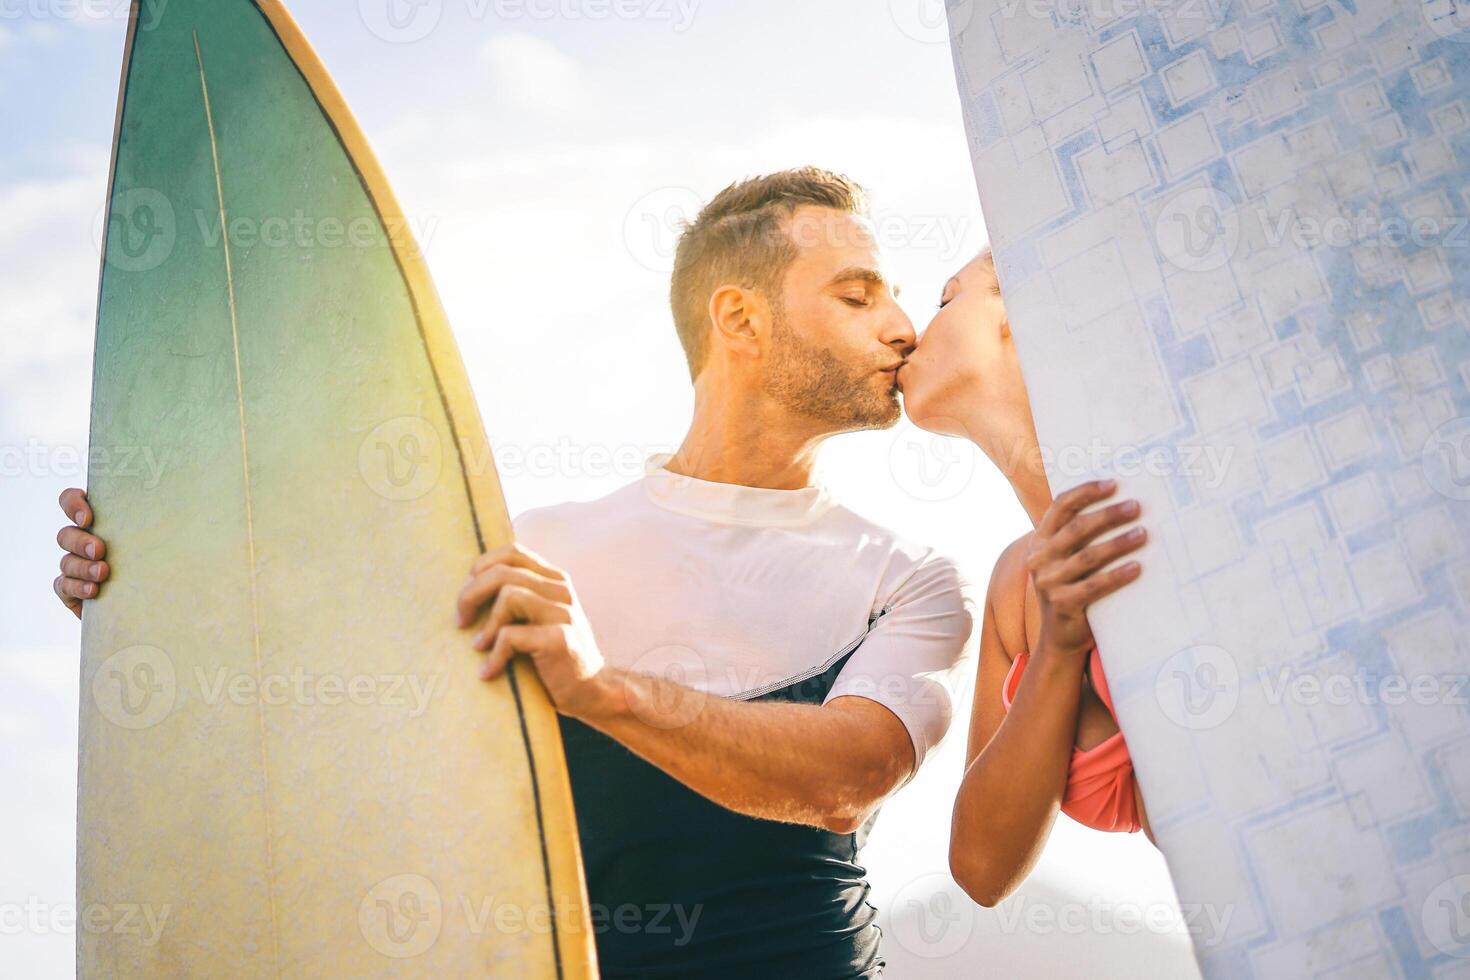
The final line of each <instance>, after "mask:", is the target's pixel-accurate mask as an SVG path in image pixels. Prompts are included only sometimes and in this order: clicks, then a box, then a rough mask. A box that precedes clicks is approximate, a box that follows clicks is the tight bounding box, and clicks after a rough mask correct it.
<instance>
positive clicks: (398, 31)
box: [357, 0, 444, 44]
mask: <svg viewBox="0 0 1470 980" xmlns="http://www.w3.org/2000/svg"><path fill="white" fill-rule="evenodd" d="M357 11H358V15H359V16H360V17H361V18H362V22H363V24H364V25H365V26H366V27H367V29H368V30H369V31H371V32H372V33H373V35H374V36H375V37H378V38H380V39H381V40H384V41H387V42H388V43H389V44H412V43H414V42H415V41H422V40H423V39H424V38H426V37H428V36H429V35H430V34H432V33H433V32H434V29H435V28H437V27H438V26H439V21H440V19H442V18H443V16H444V0H358V2H357Z"/></svg>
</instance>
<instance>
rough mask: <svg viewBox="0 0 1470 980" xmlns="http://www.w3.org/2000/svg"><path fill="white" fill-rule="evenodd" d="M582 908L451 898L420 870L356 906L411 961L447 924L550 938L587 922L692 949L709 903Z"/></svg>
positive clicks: (599, 929) (365, 922)
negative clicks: (706, 904)
mask: <svg viewBox="0 0 1470 980" xmlns="http://www.w3.org/2000/svg"><path fill="white" fill-rule="evenodd" d="M583 911H584V908H583V907H582V906H581V904H580V903H579V902H578V900H577V899H576V898H575V897H574V896H570V895H560V896H558V897H557V899H556V902H555V904H554V905H553V904H551V903H547V902H525V901H521V900H518V899H515V898H512V897H509V896H505V895H466V894H460V895H452V896H450V899H449V900H448V901H446V900H445V899H444V898H443V896H442V895H441V893H440V891H439V889H438V887H437V886H435V884H434V882H433V881H431V880H429V879H428V878H426V877H425V876H423V875H421V874H411V873H410V874H397V875H392V876H391V877H388V878H384V879H383V880H382V881H380V882H378V883H377V884H375V885H373V887H372V888H370V889H368V891H367V893H366V894H364V895H363V897H362V900H361V901H360V902H359V903H358V908H357V923H358V928H359V930H360V931H361V933H362V936H363V938H364V939H366V940H367V942H368V945H370V946H371V947H372V948H373V949H375V950H377V951H378V952H380V953H382V954H383V955H385V956H391V957H394V958H395V959H409V958H412V957H414V956H419V955H421V954H422V953H425V952H427V951H428V950H429V948H430V947H432V946H433V945H434V943H435V942H437V941H438V940H439V937H440V935H442V934H443V932H444V929H445V927H446V926H451V927H453V928H454V931H455V932H459V931H461V930H462V931H463V932H464V933H467V934H468V935H471V936H485V935H491V934H495V935H500V936H522V935H536V936H544V935H549V934H551V932H552V930H553V929H556V930H559V931H562V932H568V933H577V932H580V931H581V930H582V928H583V924H584V921H585V924H586V926H587V927H589V928H590V929H591V930H592V932H593V933H595V934H598V935H601V934H603V933H606V932H610V931H611V932H617V933H621V934H625V935H633V934H642V935H650V936H669V937H671V942H672V944H673V945H674V946H675V947H683V946H687V945H688V944H689V943H690V941H691V940H692V939H693V938H694V933H695V930H697V929H698V928H699V920H700V917H701V916H702V915H703V914H704V905H703V904H696V905H684V904H680V903H667V902H650V903H646V904H641V905H640V904H634V903H631V902H629V903H623V904H620V905H612V906H609V905H606V904H603V903H591V904H589V905H586V906H585V912H586V919H585V920H584V919H583V917H582V912H583Z"/></svg>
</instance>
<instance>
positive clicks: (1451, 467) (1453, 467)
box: [1419, 416, 1470, 500]
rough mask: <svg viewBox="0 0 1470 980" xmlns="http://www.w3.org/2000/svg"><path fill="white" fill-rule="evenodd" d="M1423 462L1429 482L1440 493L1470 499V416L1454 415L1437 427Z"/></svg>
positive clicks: (1422, 457)
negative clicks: (1456, 416) (1454, 416)
mask: <svg viewBox="0 0 1470 980" xmlns="http://www.w3.org/2000/svg"><path fill="white" fill-rule="evenodd" d="M1419 462H1420V466H1421V467H1422V468H1423V471H1424V479H1425V481H1426V482H1427V483H1428V484H1429V485H1430V486H1431V487H1433V488H1434V489H1435V491H1436V492H1438V493H1439V494H1440V495H1442V496H1445V497H1448V498H1449V499H1451V500H1470V418H1467V417H1464V416H1462V417H1460V418H1453V419H1450V420H1449V421H1448V422H1445V423H1444V424H1443V425H1441V426H1440V427H1439V428H1437V429H1435V430H1434V432H1432V433H1431V434H1430V436H1429V439H1428V440H1426V441H1425V443H1424V451H1423V452H1422V453H1421V454H1420V457H1419Z"/></svg>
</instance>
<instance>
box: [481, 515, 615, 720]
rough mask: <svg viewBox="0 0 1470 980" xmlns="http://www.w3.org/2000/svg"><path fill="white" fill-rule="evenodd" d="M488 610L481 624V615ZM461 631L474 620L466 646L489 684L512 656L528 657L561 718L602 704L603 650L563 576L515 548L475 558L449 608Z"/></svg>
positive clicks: (594, 711) (588, 711)
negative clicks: (478, 655) (480, 659)
mask: <svg viewBox="0 0 1470 980" xmlns="http://www.w3.org/2000/svg"><path fill="white" fill-rule="evenodd" d="M487 606H488V608H489V612H488V614H487V615H485V617H484V619H483V621H481V620H480V615H481V613H482V612H484V611H485V609H486V607H487ZM456 615H457V617H458V623H459V628H460V629H469V628H471V627H472V626H475V625H476V622H477V621H479V627H478V629H477V630H476V632H475V637H474V640H473V641H472V645H473V646H474V648H475V649H476V650H479V651H482V652H486V656H485V660H484V663H483V664H482V665H481V667H480V677H481V678H482V679H484V680H493V679H494V678H496V677H499V676H500V675H501V674H502V673H504V672H505V669H506V665H507V664H509V663H510V660H511V658H512V657H514V656H515V655H516V654H518V653H524V654H526V655H527V656H529V657H530V658H531V661H532V663H533V664H534V665H535V667H536V672H537V673H538V674H539V675H540V676H541V683H542V684H543V685H545V687H546V693H547V694H549V695H550V696H551V701H552V703H553V704H555V705H556V708H557V710H558V711H560V712H561V713H562V714H565V715H570V716H572V717H574V718H582V719H586V718H589V717H592V716H594V715H596V714H597V713H598V712H599V710H601V708H602V707H603V706H604V705H606V704H608V703H609V700H610V699H609V695H608V692H607V690H606V689H605V684H604V683H603V682H604V681H605V680H606V675H607V671H606V670H605V667H606V663H605V661H604V660H603V658H602V652H601V651H600V650H598V649H597V642H596V640H594V639H593V637H592V628H591V626H590V625H589V624H588V622H587V616H586V614H585V613H584V612H583V611H582V604H581V603H580V602H579V601H578V600H577V594H576V592H575V591H573V589H572V582H571V579H570V578H569V577H568V576H567V574H566V572H564V571H562V570H561V569H560V568H557V567H556V566H555V565H552V564H550V563H549V562H547V561H546V560H545V559H544V558H542V557H540V556H539V555H537V554H535V553H533V552H531V551H528V550H527V549H525V548H522V547H520V546H519V545H515V544H510V545H506V546H505V547H504V548H499V549H497V550H495V551H489V552H486V553H485V554H483V555H481V556H480V557H479V558H477V559H476V560H475V563H474V565H473V566H471V568H470V577H469V580H468V581H467V582H466V583H465V586H464V588H463V589H462V590H461V591H460V594H459V600H458V603H457V608H456Z"/></svg>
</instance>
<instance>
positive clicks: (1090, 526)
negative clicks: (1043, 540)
mask: <svg viewBox="0 0 1470 980" xmlns="http://www.w3.org/2000/svg"><path fill="white" fill-rule="evenodd" d="M1141 509H1142V508H1141V507H1140V506H1139V503H1138V501H1136V500H1122V501H1119V502H1118V503H1116V504H1112V505H1110V506H1107V507H1103V508H1101V509H1099V510H1094V511H1088V512H1087V513H1086V514H1079V515H1078V516H1076V517H1074V518H1073V519H1072V520H1071V521H1070V522H1069V523H1068V524H1067V525H1066V526H1064V527H1062V528H1061V529H1060V530H1058V531H1057V533H1056V534H1055V535H1054V536H1053V537H1052V539H1051V546H1052V553H1053V554H1054V555H1056V556H1057V557H1058V558H1061V557H1065V556H1067V555H1071V554H1073V553H1075V552H1077V551H1080V550H1081V549H1082V548H1083V547H1085V546H1086V545H1088V544H1091V543H1092V542H1093V541H1095V540H1096V539H1097V538H1099V537H1101V536H1102V535H1104V534H1106V533H1107V532H1109V531H1111V530H1113V529H1114V528H1117V527H1121V526H1122V525H1124V524H1127V523H1128V522H1129V521H1131V520H1133V519H1135V518H1136V517H1138V514H1139V511H1140V510H1141Z"/></svg>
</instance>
